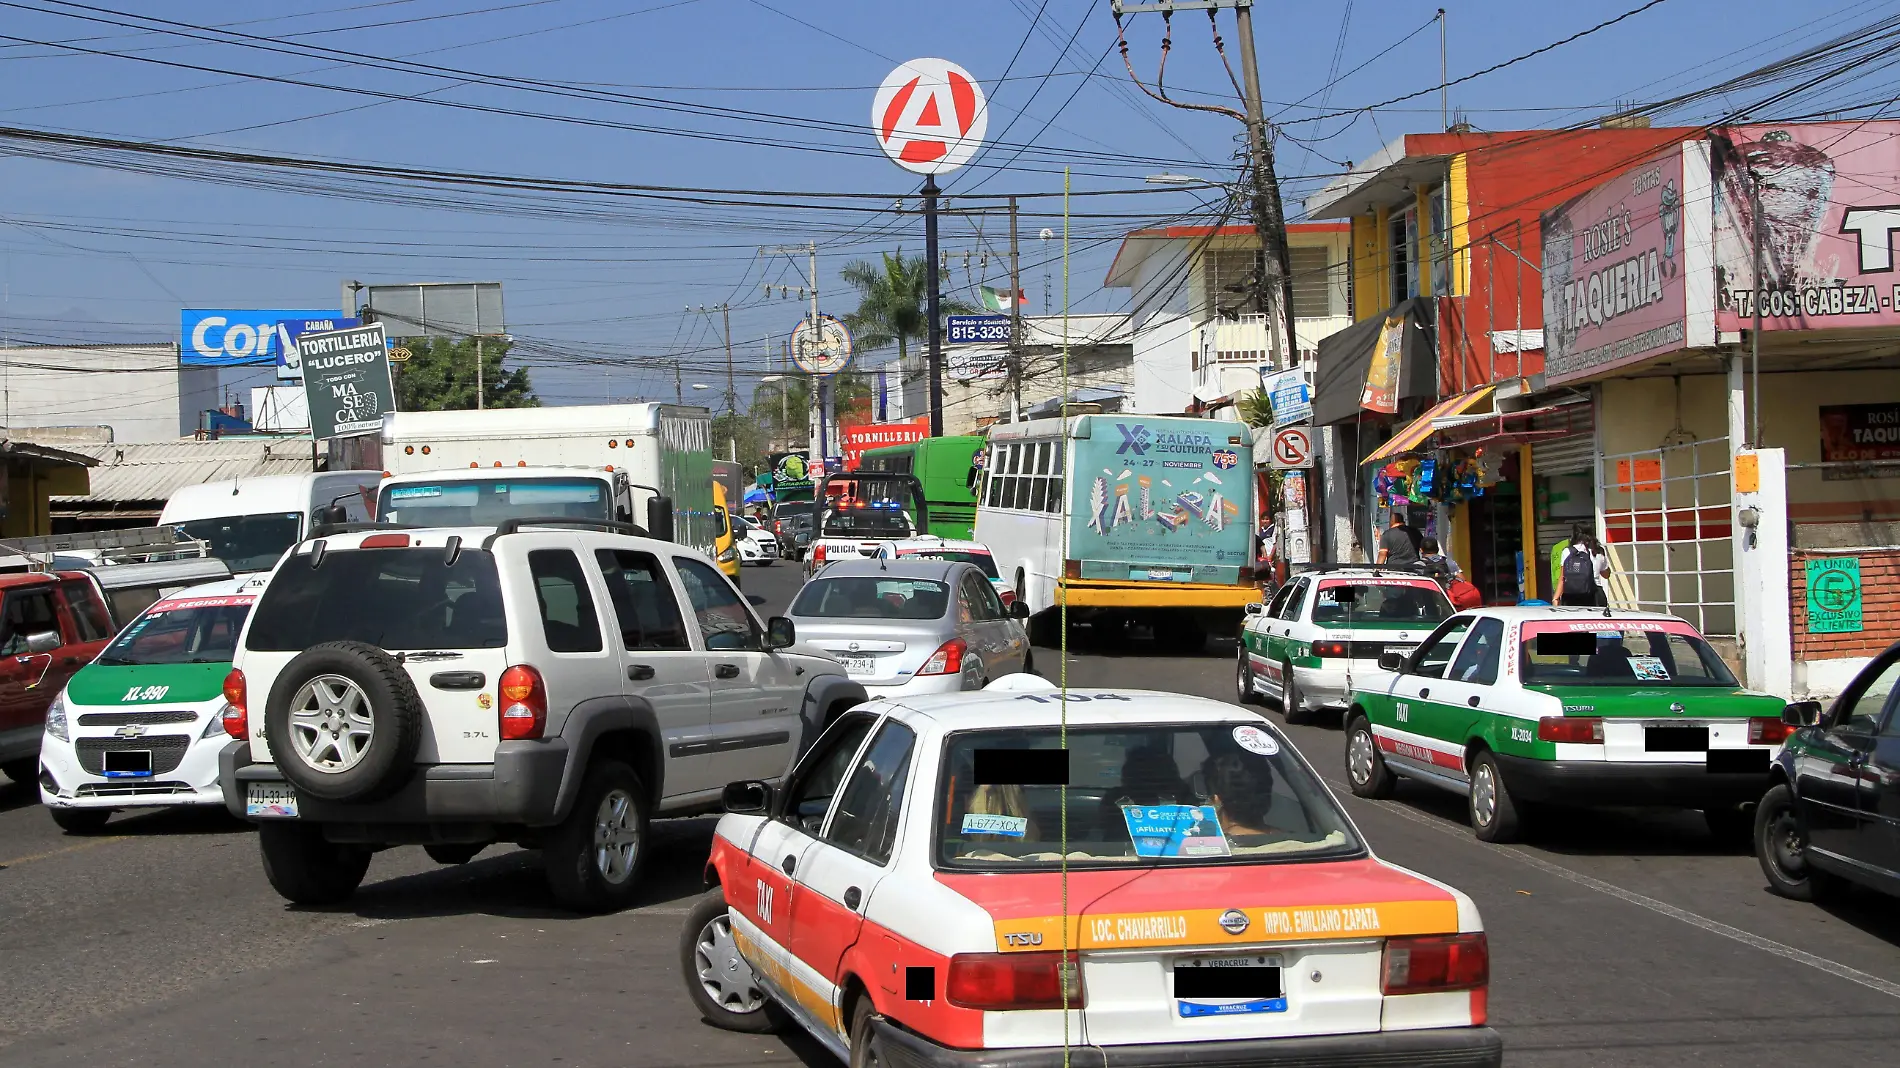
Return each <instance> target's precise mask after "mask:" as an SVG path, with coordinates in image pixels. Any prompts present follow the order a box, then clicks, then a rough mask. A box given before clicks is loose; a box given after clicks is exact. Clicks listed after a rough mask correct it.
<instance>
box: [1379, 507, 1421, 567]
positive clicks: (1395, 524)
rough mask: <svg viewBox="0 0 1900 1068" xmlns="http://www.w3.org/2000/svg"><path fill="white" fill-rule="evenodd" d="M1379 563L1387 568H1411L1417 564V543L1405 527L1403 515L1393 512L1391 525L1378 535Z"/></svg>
mask: <svg viewBox="0 0 1900 1068" xmlns="http://www.w3.org/2000/svg"><path fill="white" fill-rule="evenodd" d="M1379 563H1381V564H1384V565H1386V566H1387V567H1411V566H1412V565H1413V564H1416V563H1418V542H1417V541H1416V540H1415V539H1414V537H1413V535H1412V531H1411V528H1409V527H1407V526H1406V525H1405V514H1404V513H1403V512H1398V511H1394V512H1393V513H1392V525H1391V526H1389V527H1387V528H1385V533H1383V534H1381V535H1379Z"/></svg>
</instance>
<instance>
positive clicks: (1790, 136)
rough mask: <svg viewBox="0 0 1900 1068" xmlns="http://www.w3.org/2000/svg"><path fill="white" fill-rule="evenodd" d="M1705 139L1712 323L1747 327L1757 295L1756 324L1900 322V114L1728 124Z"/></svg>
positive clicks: (1806, 326) (1817, 326)
mask: <svg viewBox="0 0 1900 1068" xmlns="http://www.w3.org/2000/svg"><path fill="white" fill-rule="evenodd" d="M1711 140H1712V142H1713V145H1714V158H1713V160H1712V162H1713V164H1714V171H1715V186H1716V190H1717V202H1716V205H1715V209H1716V210H1715V265H1716V278H1717V297H1718V300H1717V305H1716V325H1717V327H1718V328H1720V329H1722V330H1724V331H1730V330H1748V329H1752V328H1753V327H1754V321H1755V311H1756V308H1755V302H1756V301H1757V300H1758V299H1759V301H1760V303H1761V309H1760V311H1761V328H1762V329H1763V330H1826V329H1841V328H1852V327H1868V326H1874V327H1890V326H1893V325H1895V324H1900V275H1897V274H1896V273H1895V270H1894V252H1893V235H1894V232H1895V231H1896V230H1900V195H1896V193H1895V186H1896V183H1900V122H1834V123H1810V124H1803V125H1790V126H1772V125H1770V126H1736V127H1728V128H1724V129H1721V130H1718V131H1716V136H1714V137H1712V139H1711ZM1757 205H1759V217H1760V226H1759V227H1757V225H1756V218H1757ZM1757 264H1759V265H1760V272H1761V283H1760V285H1759V286H1757V284H1756V281H1755V275H1756V265H1757Z"/></svg>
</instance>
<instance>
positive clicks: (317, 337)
mask: <svg viewBox="0 0 1900 1068" xmlns="http://www.w3.org/2000/svg"><path fill="white" fill-rule="evenodd" d="M297 354H298V356H299V358H300V359H301V360H302V361H303V389H304V397H305V398H306V399H307V400H308V401H309V402H310V433H311V435H312V436H314V437H316V438H318V439H319V440H321V439H323V438H348V437H356V436H358V435H362V434H376V433H380V432H381V431H382V429H383V413H384V412H390V411H394V410H395V409H396V387H395V383H394V382H392V381H391V380H390V375H389V339H388V337H387V336H386V334H385V333H384V328H383V324H382V323H371V324H370V325H368V326H359V327H353V328H350V329H345V330H325V331H322V332H320V333H310V334H300V335H298V337H297Z"/></svg>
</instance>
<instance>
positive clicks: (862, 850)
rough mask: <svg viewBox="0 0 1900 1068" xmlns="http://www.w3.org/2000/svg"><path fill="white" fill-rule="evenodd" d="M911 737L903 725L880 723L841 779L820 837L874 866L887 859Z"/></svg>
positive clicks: (905, 778) (906, 777) (906, 778)
mask: <svg viewBox="0 0 1900 1068" xmlns="http://www.w3.org/2000/svg"><path fill="white" fill-rule="evenodd" d="M916 740H917V736H916V735H915V734H913V733H912V732H911V729H910V728H909V727H906V726H904V725H903V724H902V723H895V722H892V721H890V720H886V721H885V722H884V726H883V727H881V728H879V729H878V732H877V737H876V738H873V739H872V740H871V744H870V745H868V746H866V747H865V748H864V755H863V756H861V757H859V758H858V760H857V764H856V765H855V766H854V767H853V768H852V770H851V777H850V778H849V779H847V780H845V784H844V790H843V791H842V792H840V793H839V795H838V811H837V813H836V814H835V815H833V816H832V817H831V826H830V827H827V828H825V834H824V838H825V841H827V842H830V843H831V844H832V845H835V846H837V847H838V848H840V849H843V850H846V851H847V852H851V853H856V854H858V855H859V856H861V857H864V858H865V859H867V860H870V861H873V862H874V863H877V864H884V863H887V862H888V861H889V860H890V859H891V846H892V844H893V843H895V842H896V840H897V820H898V816H899V814H900V812H901V810H902V808H903V802H904V787H905V784H906V783H908V782H909V780H910V754H911V749H912V743H914V742H915V741H916Z"/></svg>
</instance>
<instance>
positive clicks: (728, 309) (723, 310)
mask: <svg viewBox="0 0 1900 1068" xmlns="http://www.w3.org/2000/svg"><path fill="white" fill-rule="evenodd" d="M719 318H720V319H721V320H722V321H723V322H724V323H725V325H726V411H728V412H731V413H732V414H734V415H737V414H738V413H739V390H738V387H737V386H736V385H735V384H734V381H733V377H732V306H731V305H729V304H721V305H720V306H719Z"/></svg>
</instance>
